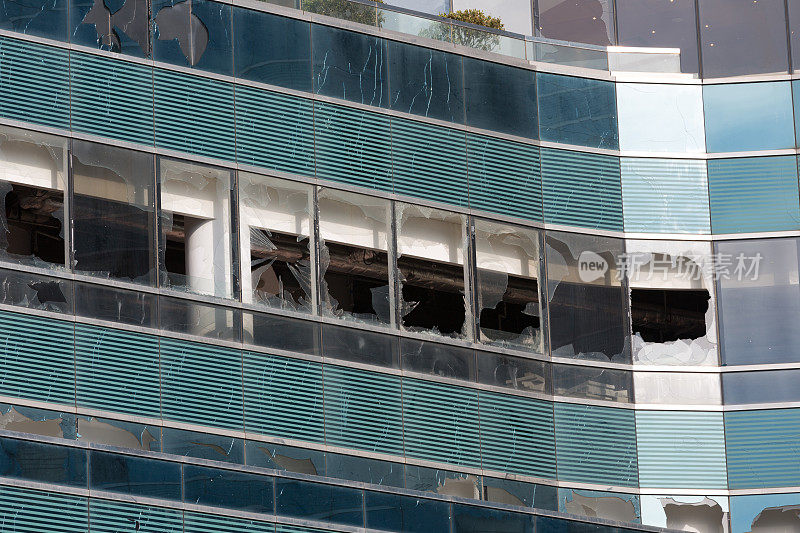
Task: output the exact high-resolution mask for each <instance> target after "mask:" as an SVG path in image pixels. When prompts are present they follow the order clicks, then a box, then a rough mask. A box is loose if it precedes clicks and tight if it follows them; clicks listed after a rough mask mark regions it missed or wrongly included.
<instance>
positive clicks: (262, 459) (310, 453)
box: [245, 440, 325, 476]
mask: <svg viewBox="0 0 800 533" xmlns="http://www.w3.org/2000/svg"><path fill="white" fill-rule="evenodd" d="M245 452H246V454H247V465H248V466H259V467H262V468H271V469H274V470H285V471H287V472H295V473H297V474H307V475H309V476H324V475H325V452H321V451H318V450H309V449H306V448H295V447H293V446H284V445H282V444H273V443H271V442H259V441H255V440H249V441H247V443H246V444H245Z"/></svg>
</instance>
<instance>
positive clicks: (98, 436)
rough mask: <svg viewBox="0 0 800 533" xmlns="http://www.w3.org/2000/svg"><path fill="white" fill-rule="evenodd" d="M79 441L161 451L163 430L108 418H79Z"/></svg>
mask: <svg viewBox="0 0 800 533" xmlns="http://www.w3.org/2000/svg"><path fill="white" fill-rule="evenodd" d="M78 440H80V441H83V442H92V443H94V444H103V445H105V446H116V447H118V448H128V449H131V450H144V451H153V452H159V451H161V428H159V427H158V426H149V425H146V424H136V423H134V422H123V421H120V420H111V419H108V418H96V417H91V416H89V417H87V416H79V417H78Z"/></svg>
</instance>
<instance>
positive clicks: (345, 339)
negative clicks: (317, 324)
mask: <svg viewBox="0 0 800 533" xmlns="http://www.w3.org/2000/svg"><path fill="white" fill-rule="evenodd" d="M322 353H323V355H324V356H325V357H332V358H334V359H344V360H346V361H355V362H359V363H368V364H373V365H380V366H388V367H391V368H398V367H399V366H400V362H399V358H398V356H397V339H396V338H395V337H392V336H389V335H382V334H380V333H374V332H371V331H364V330H362V329H354V328H347V327H340V326H335V325H332V324H325V325H323V326H322Z"/></svg>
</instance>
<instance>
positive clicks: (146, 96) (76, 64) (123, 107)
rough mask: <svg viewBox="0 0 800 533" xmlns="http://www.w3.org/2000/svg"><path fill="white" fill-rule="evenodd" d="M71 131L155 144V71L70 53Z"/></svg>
mask: <svg viewBox="0 0 800 533" xmlns="http://www.w3.org/2000/svg"><path fill="white" fill-rule="evenodd" d="M70 82H71V87H72V129H73V130H75V131H84V132H87V133H92V134H95V135H103V136H105V137H111V138H114V139H124V140H126V141H132V142H138V143H142V144H150V145H152V144H153V69H152V67H149V66H145V65H139V64H135V63H127V62H124V61H117V60H114V59H110V58H107V57H101V56H95V55H89V54H82V53H80V52H71V53H70Z"/></svg>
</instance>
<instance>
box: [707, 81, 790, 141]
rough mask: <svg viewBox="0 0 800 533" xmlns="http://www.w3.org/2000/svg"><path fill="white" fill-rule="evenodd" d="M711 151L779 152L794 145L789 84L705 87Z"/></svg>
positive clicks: (773, 83)
mask: <svg viewBox="0 0 800 533" xmlns="http://www.w3.org/2000/svg"><path fill="white" fill-rule="evenodd" d="M703 108H704V112H705V116H706V148H707V150H708V151H709V152H744V151H750V150H776V149H779V148H792V147H793V146H794V124H793V122H792V91H791V86H790V85H789V82H788V81H787V82H782V81H773V82H766V83H737V84H728V85H707V86H705V87H703Z"/></svg>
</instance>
